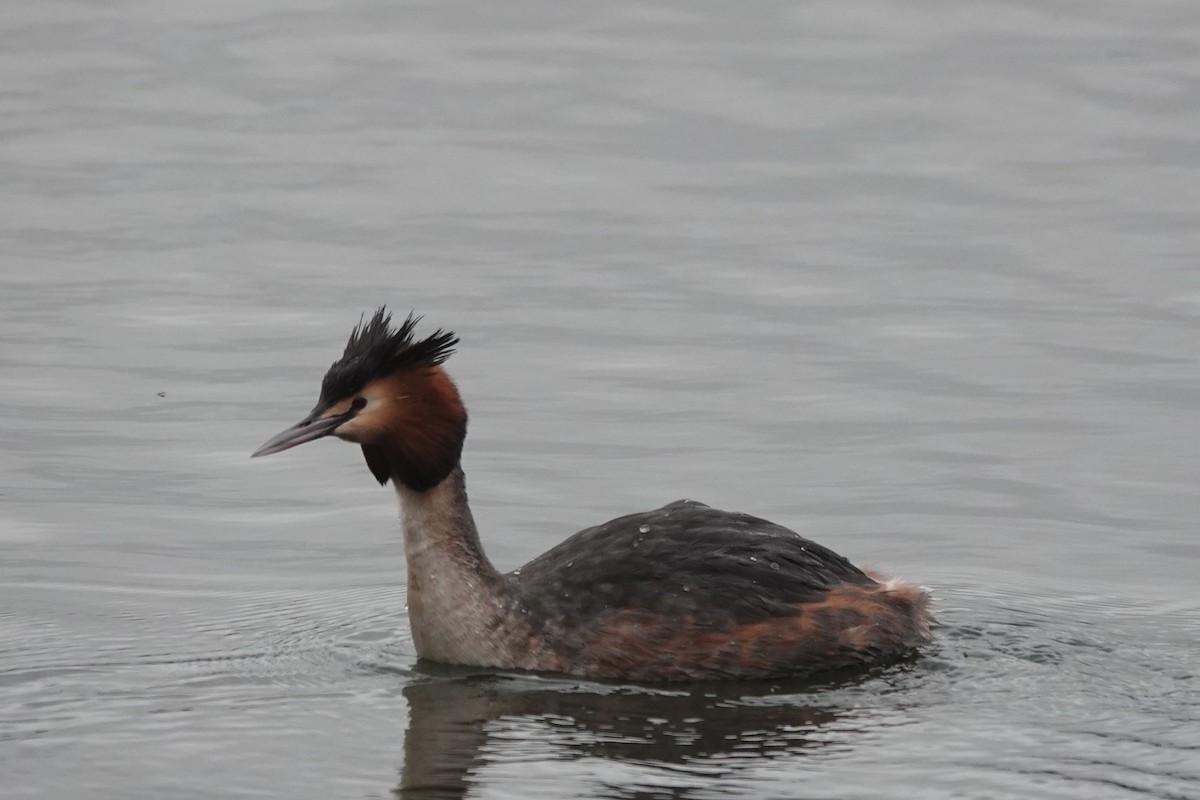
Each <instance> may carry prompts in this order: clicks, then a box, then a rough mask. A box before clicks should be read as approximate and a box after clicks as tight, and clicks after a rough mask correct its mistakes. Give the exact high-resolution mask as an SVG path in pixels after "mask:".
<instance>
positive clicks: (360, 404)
mask: <svg viewBox="0 0 1200 800" xmlns="http://www.w3.org/2000/svg"><path fill="white" fill-rule="evenodd" d="M366 407H367V398H365V397H356V398H354V399H353V400H351V401H350V408H351V409H352V410H354V411H362V410H363V409H364V408H366Z"/></svg>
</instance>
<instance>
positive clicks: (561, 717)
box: [393, 675, 861, 800]
mask: <svg viewBox="0 0 1200 800" xmlns="http://www.w3.org/2000/svg"><path fill="white" fill-rule="evenodd" d="M860 677H861V676H860ZM828 685H829V683H828V681H826V682H824V683H822V684H815V683H813V682H811V681H809V682H801V681H795V682H792V683H781V682H779V681H775V682H770V683H766V682H763V683H744V684H738V685H736V687H735V686H734V685H731V684H728V683H724V684H692V685H689V686H688V687H686V688H684V687H678V688H672V689H670V690H661V691H659V690H654V689H645V688H639V687H632V686H605V685H602V684H568V683H565V682H557V681H555V682H550V681H543V680H540V679H538V678H535V677H528V676H505V675H475V676H469V677H458V678H444V677H424V678H418V679H417V680H416V682H414V683H412V684H409V685H408V686H406V687H405V688H404V697H405V699H406V700H407V702H408V714H409V721H408V731H407V734H406V736H405V739H404V764H403V767H402V769H401V776H400V785H399V786H398V787H397V788H396V789H395V790H394V791H393V794H394V795H395V796H396V797H399V798H404V799H405V800H414V799H415V798H422V800H426V799H432V798H438V800H442V798H463V797H466V796H467V795H468V793H469V792H470V791H471V790H472V789H473V788H474V789H476V790H477V789H478V780H477V778H476V775H477V773H478V772H479V770H481V769H482V768H484V767H485V766H487V764H488V763H489V761H497V762H500V761H511V760H512V759H513V756H514V753H513V750H514V749H515V748H519V747H520V742H522V741H525V742H528V743H529V744H530V745H531V750H532V751H534V752H536V756H537V760H538V761H547V760H557V761H570V760H579V759H589V758H590V759H601V760H604V761H609V762H617V763H626V764H634V765H639V766H645V765H662V766H664V767H667V768H671V767H676V768H679V770H678V773H677V776H678V777H681V778H682V779H684V780H686V774H687V773H689V772H691V773H694V774H695V776H696V786H695V788H696V789H701V788H706V789H707V790H709V791H711V789H712V781H713V780H719V779H720V778H722V777H724V776H727V775H731V774H733V773H734V772H735V771H737V770H739V769H742V768H744V767H746V766H748V765H749V764H750V763H759V764H761V763H762V761H763V760H770V759H777V758H788V757H794V756H802V755H804V754H806V753H811V752H813V751H814V749H815V748H821V747H825V746H827V745H828V744H829V743H830V739H831V738H833V740H835V741H836V742H838V744H840V745H841V746H845V744H846V735H853V733H854V730H853V729H851V728H848V726H846V725H844V724H842V725H839V726H838V731H839V734H841V735H839V736H837V737H829V736H826V735H824V734H822V735H817V732H818V731H819V730H820V729H822V728H825V727H826V726H829V725H830V724H831V723H834V722H836V721H838V720H839V718H842V717H844V713H841V712H839V711H838V710H836V709H834V708H830V707H828V706H826V707H815V706H809V705H805V704H804V702H803V698H804V697H805V696H807V695H810V694H811V693H812V691H813V689H814V688H815V687H817V686H828ZM841 685H845V681H843V682H842V684H841ZM531 731H532V733H531ZM498 742H499V743H502V744H501V745H500V747H502V748H503V749H504V750H505V751H506V752H505V753H503V754H502V755H498V754H497V743H498ZM641 789H642V790H639V789H638V788H637V787H629V786H626V787H617V786H613V787H609V790H608V791H607V792H606V793H605V795H604V796H611V797H618V798H625V797H628V798H634V797H643V796H651V795H653V796H655V797H662V796H668V797H680V798H686V797H688V796H689V795H690V794H691V790H690V789H689V787H686V786H680V787H677V788H673V789H672V788H668V787H664V786H654V787H650V786H645V787H641ZM563 790H564V792H566V793H568V794H570V793H571V792H573V791H574V790H573V789H572V787H569V786H565V785H564V787H563ZM645 792H650V794H649V795H648V794H645ZM664 792H665V794H664Z"/></svg>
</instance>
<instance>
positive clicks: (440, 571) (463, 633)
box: [395, 466, 507, 665]
mask: <svg viewBox="0 0 1200 800" xmlns="http://www.w3.org/2000/svg"><path fill="white" fill-rule="evenodd" d="M395 485H396V494H397V496H398V497H399V499H400V521H401V524H402V526H403V528H404V555H405V557H406V560H407V561H408V614H409V623H410V624H411V626H412V634H413V643H414V644H415V645H416V648H417V655H419V656H422V657H424V658H431V659H433V660H435V661H444V662H448V663H454V664H480V665H483V664H488V663H495V658H494V653H493V648H494V647H495V646H497V645H498V644H499V643H498V642H496V641H495V631H496V627H497V624H498V623H499V622H500V619H501V617H502V615H503V614H504V613H505V608H506V606H507V595H506V590H505V581H504V578H503V577H502V576H501V575H500V573H499V572H497V571H496V568H495V567H493V566H492V563H491V562H490V561H488V558H487V556H486V555H485V554H484V552H483V547H482V546H481V545H480V543H479V532H478V531H477V530H476V528H475V520H474V518H473V517H472V516H471V509H470V507H469V506H468V504H467V489H466V481H465V479H464V477H463V472H462V468H461V467H457V466H456V467H455V468H454V469H453V470H452V471H451V472H450V474H449V475H447V476H446V478H445V479H444V480H443V481H442V482H441V483H439V484H437V485H436V486H434V487H433V488H431V489H427V490H425V491H416V490H413V489H410V488H408V487H406V486H405V485H404V484H403V483H402V482H400V481H395Z"/></svg>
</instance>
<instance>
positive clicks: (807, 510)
mask: <svg viewBox="0 0 1200 800" xmlns="http://www.w3.org/2000/svg"><path fill="white" fill-rule="evenodd" d="M0 187H2V188H0V797H3V798H5V800H16V799H17V798H40V797H53V798H127V799H130V800H132V799H136V798H230V797H287V798H334V797H337V798H356V797H371V798H386V797H392V796H394V794H398V795H399V796H400V797H405V798H433V797H472V798H521V800H533V799H534V798H575V797H579V798H689V799H691V798H697V799H699V798H731V797H745V798H878V797H890V798H1080V799H1081V800H1084V799H1086V800H1094V799H1095V798H1114V799H1116V798H1143V797H1149V798H1200V688H1198V680H1200V622H1198V619H1200V588H1198V587H1200V579H1198V577H1197V576H1200V538H1198V537H1197V527H1198V524H1200V523H1198V520H1200V501H1198V499H1197V486H1198V483H1200V365H1198V360H1200V335H1198V334H1200V264H1198V260H1200V258H1198V256H1200V5H1198V4H1196V3H1195V2H1192V0H1148V1H1147V2H1139V3H1128V2H1116V0H1091V1H1090V2H1087V3H1076V2H1066V1H1065V0H1049V1H1047V0H1038V1H1037V2H1034V0H1027V1H1024V2H996V1H995V0H989V2H977V1H974V0H965V1H964V0H956V1H955V2H950V1H949V0H930V1H929V2H911V3H886V2H879V0H850V1H849V2H815V3H784V2H775V1H773V0H772V1H769V2H761V3H662V2H626V1H624V0H616V2H605V3H561V2H517V3H500V4H495V3H492V4H486V3H466V2H458V1H457V0H443V1H442V2H437V3H416V2H382V0H337V2H335V0H289V1H288V2H283V1H282V0H262V1H261V2H228V1H227V0H218V2H208V3H189V4H183V3H154V2H146V1H145V0H129V1H128V2H85V1H84V0H77V1H76V2H65V1H60V0H46V1H45V2H38V3H15V2H10V3H7V4H5V5H4V7H3V9H2V10H0ZM383 302H386V303H388V304H390V305H391V306H392V307H394V308H396V309H397V310H398V311H400V312H401V313H403V312H405V311H407V310H408V309H416V310H417V311H419V312H420V313H424V314H425V315H426V317H427V320H426V321H427V324H428V327H427V328H426V330H430V329H432V328H433V327H437V326H442V327H447V328H452V329H454V330H456V331H457V332H458V333H459V334H460V335H461V337H462V345H461V351H460V353H459V354H458V355H456V356H455V357H454V358H453V359H451V361H450V362H449V364H448V367H449V369H450V371H451V373H452V374H453V375H454V376H455V378H456V379H457V380H458V382H459V385H460V388H461V390H462V392H463V395H464V397H465V399H466V401H467V404H468V407H469V408H470V410H471V414H472V417H471V431H470V436H469V438H468V441H467V449H466V453H465V459H464V466H465V469H466V471H467V476H468V481H469V486H470V489H471V497H472V501H473V504H474V509H475V513H476V517H477V519H478V521H479V523H480V526H481V528H482V531H483V536H484V541H485V546H486V547H487V549H488V551H489V552H490V553H491V555H492V557H493V559H494V560H495V562H496V563H497V565H498V566H500V567H502V568H504V569H511V568H513V567H516V566H518V565H519V564H521V563H523V562H524V561H525V560H527V559H529V558H532V557H533V556H535V555H537V554H538V553H540V552H542V551H543V550H545V549H546V548H548V547H550V546H551V545H553V544H555V543H556V542H558V541H560V540H561V539H562V538H564V537H565V536H567V535H568V534H570V533H572V532H574V531H575V530H578V529H580V528H583V527H586V526H589V525H592V524H595V523H597V522H600V521H602V520H604V519H607V518H610V517H613V516H617V515H620V514H623V513H627V512H629V511H634V510H641V509H646V508H650V507H655V506H658V505H661V504H663V503H665V502H668V501H671V500H675V499H678V498H680V497H692V498H695V499H699V500H702V501H704V502H707V503H709V504H711V505H715V506H720V507H725V508H729V509H735V510H742V511H747V512H751V513H754V514H757V515H760V516H764V517H767V518H769V519H772V520H774V521H777V522H780V523H782V524H785V525H788V526H790V527H793V528H795V529H797V530H799V531H801V532H803V533H804V534H806V535H808V536H810V537H811V538H814V539H817V540H818V541H821V542H822V543H824V544H826V545H828V546H830V547H833V548H835V549H837V550H838V551H840V552H842V553H844V554H845V555H847V556H849V557H850V558H852V559H853V560H855V561H856V562H858V563H860V564H863V565H866V566H871V567H875V568H878V569H881V570H883V571H885V572H888V573H890V574H894V575H898V576H902V577H904V578H907V579H910V580H913V581H916V582H919V583H921V584H923V585H926V586H928V587H930V588H931V589H932V591H933V593H934V596H935V598H936V605H937V614H938V618H939V626H938V628H937V631H936V641H935V642H934V643H933V644H932V645H930V646H929V647H928V648H927V649H926V650H925V651H923V652H922V653H921V654H919V656H918V657H917V658H914V659H913V660H911V661H910V662H907V663H904V664H899V665H895V666H891V667H887V668H882V669H878V670H875V671H870V672H866V673H859V674H852V675H835V676H829V677H827V678H822V679H820V680H817V681H808V682H799V681H776V682H772V683H768V684H746V685H738V684H728V685H702V686H686V685H685V686H676V687H670V688H667V689H664V688H662V687H644V686H623V685H617V686H613V685H602V684H594V683H589V682H586V681H579V680H573V679H557V678H554V677H551V676H528V675H514V674H489V673H488V672H487V671H479V670H463V669H452V668H445V667H439V666H438V665H432V664H425V663H418V662H417V659H416V657H415V655H414V651H413V646H412V641H411V638H410V635H409V632H408V625H407V620H406V617H405V572H404V563H403V554H402V543H401V539H400V533H399V529H398V525H397V521H396V511H395V501H394V497H393V496H392V494H391V492H390V491H387V490H384V489H381V488H380V487H379V486H378V485H376V484H375V483H374V481H373V480H372V479H371V477H370V475H369V473H368V471H367V469H366V467H365V465H364V464H363V463H362V459H361V456H360V454H359V452H358V451H357V449H356V448H353V447H350V446H346V445H344V444H341V443H337V442H332V441H323V442H318V443H315V444H311V445H306V446H305V447H303V448H300V449H297V450H295V451H291V452H288V453H285V454H281V455H278V456H274V457H272V458H270V459H262V460H258V459H256V460H254V461H251V460H250V459H249V458H248V456H249V453H250V452H251V451H252V450H254V449H255V448H256V447H257V446H258V445H259V444H261V443H262V442H263V441H264V440H265V439H266V438H267V437H268V436H270V435H271V434H273V433H275V432H276V431H278V430H280V429H281V428H283V427H284V426H286V425H288V424H290V423H292V422H294V421H296V420H298V419H299V418H300V417H301V416H302V415H303V414H304V413H305V412H307V410H308V409H309V408H310V407H311V404H312V402H313V401H314V400H315V398H316V394H317V386H318V383H319V380H320V378H321V375H322V374H323V372H324V369H325V367H326V366H327V365H328V364H329V363H330V362H331V361H333V360H334V359H335V358H336V357H337V356H338V355H339V353H340V348H341V346H342V344H343V343H344V341H345V337H346V336H347V334H348V333H349V331H350V328H351V327H352V326H353V324H354V323H355V322H357V320H358V318H359V315H360V314H361V313H362V312H363V311H369V310H370V309H372V308H374V307H375V306H376V305H378V304H379V303H383Z"/></svg>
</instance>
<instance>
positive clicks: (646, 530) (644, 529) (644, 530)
mask: <svg viewBox="0 0 1200 800" xmlns="http://www.w3.org/2000/svg"><path fill="white" fill-rule="evenodd" d="M649 532H650V526H649V525H643V526H642V527H640V528H638V533H649Z"/></svg>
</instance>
